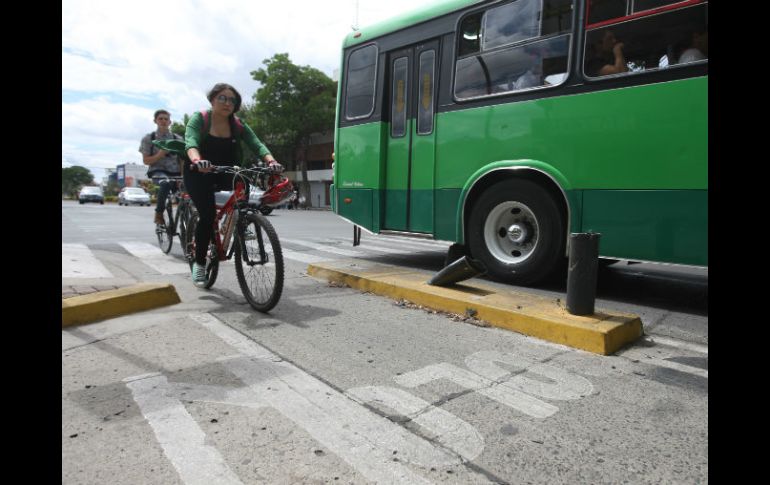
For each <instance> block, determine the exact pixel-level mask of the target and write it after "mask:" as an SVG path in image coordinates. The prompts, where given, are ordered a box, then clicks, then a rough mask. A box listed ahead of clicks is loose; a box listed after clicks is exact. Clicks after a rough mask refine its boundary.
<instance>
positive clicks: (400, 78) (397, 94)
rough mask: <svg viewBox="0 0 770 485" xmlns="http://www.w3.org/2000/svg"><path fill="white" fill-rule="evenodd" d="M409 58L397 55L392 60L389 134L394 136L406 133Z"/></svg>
mask: <svg viewBox="0 0 770 485" xmlns="http://www.w3.org/2000/svg"><path fill="white" fill-rule="evenodd" d="M408 63H409V59H408V58H406V57H399V58H398V59H396V60H395V61H393V97H392V102H391V110H390V112H391V113H392V115H391V122H390V123H391V128H390V129H391V136H393V137H394V138H397V137H400V136H404V135H405V134H406V93H407V92H408V91H407V87H408V86H407V82H408V73H407V66H408Z"/></svg>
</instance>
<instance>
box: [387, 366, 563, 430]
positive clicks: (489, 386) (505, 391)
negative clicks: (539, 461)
mask: <svg viewBox="0 0 770 485" xmlns="http://www.w3.org/2000/svg"><path fill="white" fill-rule="evenodd" d="M393 379H394V380H395V381H396V382H397V383H399V384H401V385H402V386H404V387H410V388H414V387H417V386H419V385H421V384H427V383H428V382H431V381H435V380H438V379H447V380H449V381H452V382H454V383H455V384H457V385H460V386H462V387H464V388H466V389H471V390H473V391H476V392H478V393H479V394H482V395H484V396H487V397H488V398H490V399H494V400H495V401H497V402H499V403H501V404H505V405H506V406H508V407H511V408H513V409H516V410H518V411H521V412H522V413H524V414H528V415H530V416H532V417H533V418H541V419H542V418H547V417H548V416H551V415H553V414H554V413H556V411H558V410H559V408H558V407H556V406H554V405H553V404H549V403H547V402H544V401H541V400H540V399H538V398H536V397H532V396H530V395H529V394H525V393H524V392H521V391H519V390H518V389H514V388H511V387H508V386H505V385H503V384H500V383H496V382H494V381H491V380H489V379H487V378H486V377H482V376H480V375H478V374H476V373H474V372H470V371H468V370H465V369H461V368H460V367H457V366H455V365H452V364H449V363H447V362H441V363H439V364H433V365H429V366H426V367H423V368H422V369H418V370H414V371H412V372H407V373H405V374H402V375H400V376H396V377H394V378H393Z"/></svg>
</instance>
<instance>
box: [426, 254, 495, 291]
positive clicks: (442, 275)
mask: <svg viewBox="0 0 770 485" xmlns="http://www.w3.org/2000/svg"><path fill="white" fill-rule="evenodd" d="M486 272H487V268H486V267H485V266H484V264H483V263H482V262H481V261H476V260H475V259H470V258H469V257H468V256H463V257H462V258H460V259H458V260H456V261H455V262H454V263H452V264H450V265H449V266H446V267H445V268H444V269H442V270H441V271H439V272H438V273H436V275H435V276H433V278H431V279H430V281H428V284H429V285H433V286H449V285H453V284H455V283H457V282H458V281H462V280H467V279H468V278H473V277H474V276H478V275H481V274H484V273H486Z"/></svg>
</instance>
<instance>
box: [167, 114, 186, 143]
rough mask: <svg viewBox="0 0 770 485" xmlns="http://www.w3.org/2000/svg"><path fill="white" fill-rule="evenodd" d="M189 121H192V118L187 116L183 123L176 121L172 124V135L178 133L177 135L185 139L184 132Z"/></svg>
mask: <svg viewBox="0 0 770 485" xmlns="http://www.w3.org/2000/svg"><path fill="white" fill-rule="evenodd" d="M189 120H190V117H189V116H188V115H186V114H185V115H184V118H183V119H182V122H181V123H180V122H178V121H174V122H173V123H171V133H176V134H177V135H179V136H181V137H182V138H184V130H185V127H186V126H187V122H188V121H189Z"/></svg>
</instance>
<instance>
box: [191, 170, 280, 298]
mask: <svg viewBox="0 0 770 485" xmlns="http://www.w3.org/2000/svg"><path fill="white" fill-rule="evenodd" d="M210 173H231V174H234V175H235V176H234V177H233V189H232V190H233V191H232V193H231V195H230V197H229V198H228V199H227V201H226V202H225V203H224V204H223V205H221V206H219V205H218V206H217V213H216V217H215V218H214V225H213V227H212V236H211V243H210V244H209V249H208V251H207V254H206V265H205V267H206V276H207V277H208V283H207V284H206V286H205V288H211V286H213V285H214V282H215V281H216V279H217V275H218V273H219V262H220V261H226V260H229V259H230V258H232V257H233V256H235V274H236V275H237V277H238V284H239V285H240V287H241V292H242V293H243V296H244V297H246V301H248V302H249V305H251V306H252V307H253V308H254V309H255V310H258V311H260V312H268V311H270V310H271V309H272V308H273V307H274V306H275V305H276V304H277V303H278V300H279V299H280V298H281V293H282V292H283V275H284V267H283V254H282V252H281V243H280V242H279V240H278V234H277V233H276V231H275V229H274V228H273V225H272V224H270V221H268V220H267V219H266V218H265V216H263V215H262V214H261V213H260V207H261V206H263V205H267V204H269V205H271V206H272V205H279V204H282V203H285V202H286V201H288V200H290V198H291V197H292V196H293V195H294V191H293V187H292V183H291V180H289V179H288V178H286V177H284V176H283V175H281V174H280V173H276V172H275V171H273V170H272V169H270V168H263V167H255V168H241V167H237V166H235V167H227V166H212V170H211V172H210ZM247 185H251V186H254V185H256V186H259V187H262V188H264V189H265V191H264V192H263V193H262V194H261V195H260V196H259V198H258V199H257V200H256V201H253V200H251V201H250V200H249V194H247V192H246V186H247ZM198 220H199V218H198V212H197V211H195V210H193V212H192V217H191V219H190V221H189V224H188V225H187V228H186V231H185V236H186V240H185V243H184V244H183V246H184V248H183V252H184V254H185V256H186V257H187V260H188V262H189V263H190V268H191V269H192V265H193V262H194V259H195V228H196V226H197V224H198Z"/></svg>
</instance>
